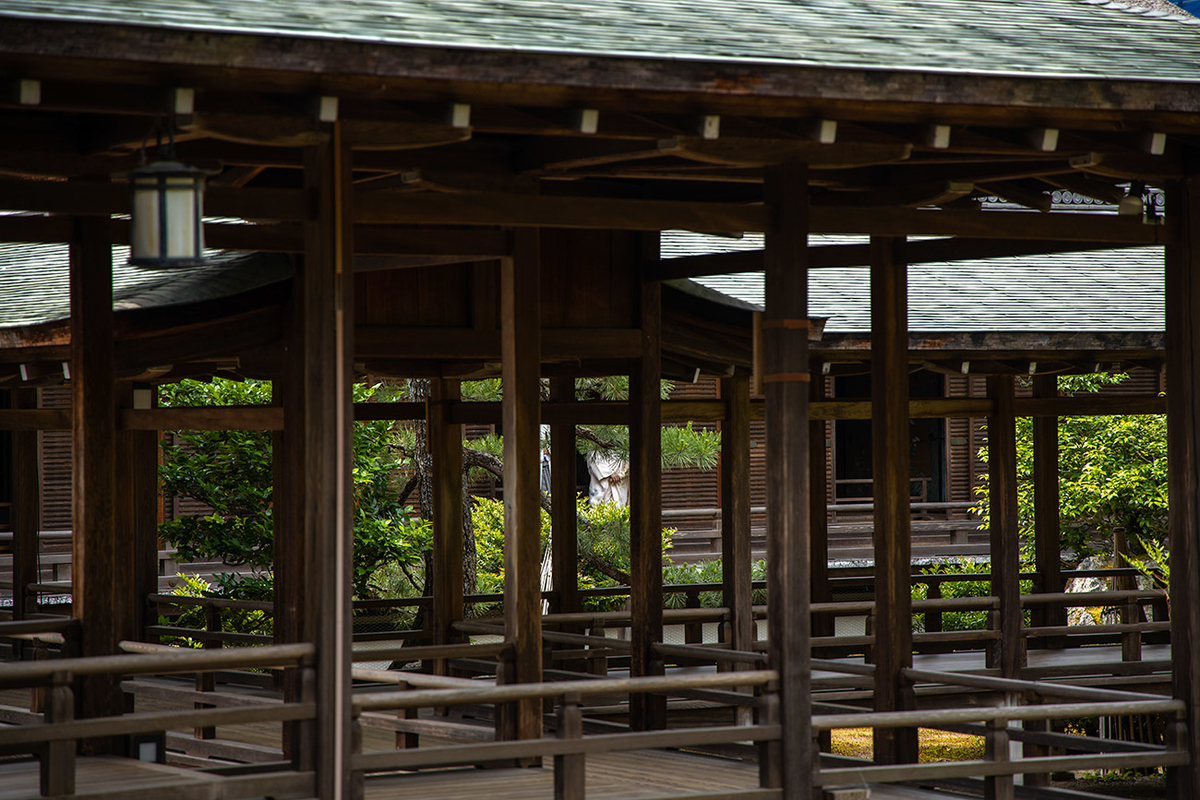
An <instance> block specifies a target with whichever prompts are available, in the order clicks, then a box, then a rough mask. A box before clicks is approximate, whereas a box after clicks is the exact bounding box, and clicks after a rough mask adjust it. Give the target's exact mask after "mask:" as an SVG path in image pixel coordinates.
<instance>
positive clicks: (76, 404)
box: [70, 217, 133, 751]
mask: <svg viewBox="0 0 1200 800" xmlns="http://www.w3.org/2000/svg"><path fill="white" fill-rule="evenodd" d="M70 269H71V447H72V456H73V464H72V479H73V484H74V486H73V498H74V511H73V514H72V530H73V536H72V556H71V559H72V571H71V574H72V613H73V614H74V615H75V616H76V617H78V618H79V620H80V622H81V625H82V630H81V638H80V647H81V650H82V655H85V656H101V655H108V654H110V653H115V652H117V642H118V641H119V633H118V632H119V631H121V630H124V629H125V627H126V626H125V625H124V624H123V621H124V619H125V618H126V617H127V616H128V617H129V618H132V616H133V610H132V609H130V608H127V607H124V606H123V605H121V600H119V599H118V596H117V591H116V581H114V580H113V575H114V571H115V570H116V569H117V564H116V563H115V559H116V538H117V532H116V527H115V513H114V512H115V509H114V505H113V500H114V495H115V489H116V474H117V471H116V458H115V453H116V442H117V436H116V434H117V431H116V416H117V415H116V405H115V401H114V390H113V379H114V372H113V311H112V241H111V239H110V238H109V221H108V218H107V217H80V218H78V219H76V220H75V231H74V238H73V239H72V242H71V267H70ZM80 689H81V692H80V694H81V697H80V710H81V712H82V716H83V717H84V718H88V717H100V716H109V715H112V714H120V713H121V709H122V706H123V701H122V697H121V690H120V685H119V679H118V678H117V676H107V675H106V676H87V677H85V678H83V679H81V681H80ZM113 748H115V744H112V743H110V744H109V745H105V744H101V743H97V744H96V747H95V748H94V749H95V750H97V751H105V750H110V749H113Z"/></svg>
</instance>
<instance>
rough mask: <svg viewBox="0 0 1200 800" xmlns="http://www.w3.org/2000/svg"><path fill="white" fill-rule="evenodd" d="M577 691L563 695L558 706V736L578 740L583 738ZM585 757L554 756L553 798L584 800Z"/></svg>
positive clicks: (581, 714)
mask: <svg viewBox="0 0 1200 800" xmlns="http://www.w3.org/2000/svg"><path fill="white" fill-rule="evenodd" d="M580 702H581V698H580V696H579V693H578V692H568V693H566V694H565V695H563V699H562V704H561V705H560V706H559V707H558V734H557V735H558V738H559V739H564V740H566V739H569V740H571V741H578V740H579V739H581V738H583V712H582V710H581V709H580V707H579V706H580ZM586 758H587V757H586V756H585V755H584V754H583V753H566V754H563V755H559V756H555V757H554V800H584V791H585V787H584V779H585V774H586V767H587V762H586V760H585V759H586Z"/></svg>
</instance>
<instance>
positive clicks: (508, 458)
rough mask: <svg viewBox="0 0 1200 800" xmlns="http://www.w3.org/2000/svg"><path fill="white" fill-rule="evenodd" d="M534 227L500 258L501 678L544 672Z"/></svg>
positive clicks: (520, 729) (520, 720)
mask: <svg viewBox="0 0 1200 800" xmlns="http://www.w3.org/2000/svg"><path fill="white" fill-rule="evenodd" d="M539 271H540V265H539V246H538V231H537V229H536V228H525V229H521V230H518V231H516V232H515V233H514V234H513V255H512V257H510V258H504V259H502V260H501V262H500V333H501V370H502V378H503V383H504V398H503V402H502V406H503V419H504V636H505V638H506V639H507V640H508V641H509V642H510V643H511V644H512V646H513V657H512V661H511V662H509V664H507V665H506V666H507V669H506V670H504V674H503V678H504V682H506V683H534V682H537V681H540V680H541V679H542V596H541V584H540V580H539V579H540V577H541V574H540V573H541V566H542V552H541V529H542V520H541V486H540V482H539V477H540V467H541V447H540V432H541V431H540V421H541V409H540V393H541V383H540V381H541V364H540V361H541V284H540V278H539ZM499 733H500V734H501V735H502V736H503V737H505V738H510V739H536V738H538V737H540V736H541V735H542V703H541V701H540V700H536V699H535V700H523V701H518V702H516V703H514V704H513V707H512V708H511V709H509V714H508V717H507V722H506V723H505V724H504V726H503V729H502V730H500V731H499Z"/></svg>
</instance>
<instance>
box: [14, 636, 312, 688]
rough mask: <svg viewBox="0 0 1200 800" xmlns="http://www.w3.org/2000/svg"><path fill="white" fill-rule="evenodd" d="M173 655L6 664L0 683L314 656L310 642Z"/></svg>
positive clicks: (277, 662) (293, 661) (282, 663)
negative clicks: (64, 675)
mask: <svg viewBox="0 0 1200 800" xmlns="http://www.w3.org/2000/svg"><path fill="white" fill-rule="evenodd" d="M175 650H176V652H170V653H168V652H154V653H137V654H125V655H111V656H87V657H84V658H59V659H52V660H49V661H22V662H18V663H15V664H6V665H5V667H4V670H3V671H2V672H0V684H2V685H5V686H14V685H18V686H19V685H31V684H37V683H40V682H43V681H48V680H50V679H51V678H52V677H53V676H54V675H55V674H56V673H59V674H63V673H65V674H69V675H72V676H76V675H148V674H166V673H172V672H209V671H212V670H218V669H237V668H239V667H261V668H269V667H292V666H296V665H298V664H299V663H300V662H301V661H303V660H304V659H306V658H311V657H313V656H315V655H316V647H315V646H314V645H312V644H311V643H300V644H273V645H263V646H262V647H235V648H225V649H221V650H194V649H191V648H175Z"/></svg>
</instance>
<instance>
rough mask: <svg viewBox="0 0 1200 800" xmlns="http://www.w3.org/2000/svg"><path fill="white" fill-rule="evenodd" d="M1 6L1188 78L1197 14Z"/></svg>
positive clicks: (1001, 3)
mask: <svg viewBox="0 0 1200 800" xmlns="http://www.w3.org/2000/svg"><path fill="white" fill-rule="evenodd" d="M2 16H28V17H43V18H50V19H60V20H69V21H74V22H78V21H83V22H111V23H120V24H131V25H148V26H155V27H165V28H178V29H189V30H205V31H222V32H235V33H236V32H248V33H262V34H283V35H287V36H304V37H315V38H324V39H349V40H359V41H373V42H381V43H387V44H408V45H432V46H437V47H463V48H485V49H504V50H519V51H528V52H553V53H586V54H598V55H629V56H644V57H649V58H658V59H663V58H670V59H696V60H701V61H706V60H735V61H770V62H777V63H792V64H801V65H815V66H824V67H846V68H867V69H873V68H880V69H898V70H920V71H953V72H971V73H986V74H1012V75H1055V76H1064V77H1095V78H1105V77H1107V78H1117V77H1120V78H1130V79H1143V78H1144V79H1170V80H1198V79H1200V24H1198V23H1200V21H1197V20H1195V19H1194V18H1188V17H1185V16H1176V15H1172V14H1166V13H1164V12H1162V11H1158V10H1154V9H1151V8H1146V7H1143V6H1138V5H1130V4H1125V3H1120V2H1114V0H338V1H337V2H329V0H174V2H171V3H161V2H150V0H0V17H2ZM364 69H369V65H364Z"/></svg>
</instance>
